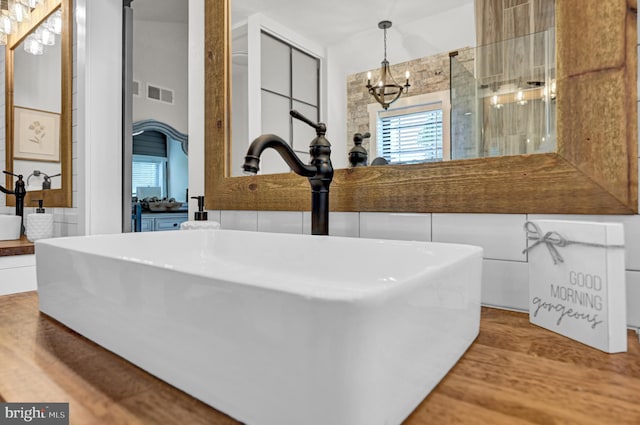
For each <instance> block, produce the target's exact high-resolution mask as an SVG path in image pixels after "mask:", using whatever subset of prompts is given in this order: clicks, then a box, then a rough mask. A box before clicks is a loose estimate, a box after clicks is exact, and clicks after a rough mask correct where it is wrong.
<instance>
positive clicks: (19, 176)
mask: <svg viewBox="0 0 640 425" xmlns="http://www.w3.org/2000/svg"><path fill="white" fill-rule="evenodd" d="M2 172H3V173H5V174H8V175H10V176H13V177H17V178H18V180H22V174H13V173H12V172H11V171H7V170H2Z"/></svg>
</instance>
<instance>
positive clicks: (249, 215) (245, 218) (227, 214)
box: [220, 210, 258, 232]
mask: <svg viewBox="0 0 640 425" xmlns="http://www.w3.org/2000/svg"><path fill="white" fill-rule="evenodd" d="M220 228H222V229H227V230H250V231H254V232H255V231H257V230H258V212H257V211H229V210H225V211H221V212H220Z"/></svg>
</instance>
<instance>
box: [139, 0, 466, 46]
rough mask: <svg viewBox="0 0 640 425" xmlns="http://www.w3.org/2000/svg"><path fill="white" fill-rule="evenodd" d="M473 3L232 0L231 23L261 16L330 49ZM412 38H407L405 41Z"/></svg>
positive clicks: (451, 0) (448, 0) (462, 0)
mask: <svg viewBox="0 0 640 425" xmlns="http://www.w3.org/2000/svg"><path fill="white" fill-rule="evenodd" d="M136 1H139V0H136ZM473 2H474V0H446V1H444V0H367V1H363V0H355V1H354V0H350V1H345V0H323V1H318V0H296V1H292V0H270V1H264V0H231V13H232V17H231V18H232V22H240V21H242V20H244V19H246V18H247V16H249V15H252V14H254V13H258V12H260V13H262V14H263V15H265V16H267V17H268V18H271V19H273V20H276V21H277V22H279V23H280V24H282V25H284V26H286V27H288V28H289V29H292V30H294V31H296V32H298V33H299V34H302V35H304V36H305V37H308V38H309V39H311V40H314V41H315V42H317V43H320V44H322V45H325V46H331V45H333V44H336V43H337V42H339V41H340V40H342V39H345V38H348V37H352V36H354V35H356V34H359V33H362V32H365V31H370V30H371V29H372V28H377V25H378V22H380V21H381V20H383V19H390V20H391V21H398V22H405V23H407V22H411V21H413V20H415V19H416V18H424V17H425V15H437V14H439V13H443V12H446V11H448V10H451V9H455V8H458V7H461V6H464V5H468V4H473ZM337 11H339V12H337ZM416 12H419V13H417V14H416ZM355 17H357V19H354V18H355ZM409 35H410V34H406V35H405V37H406V36H409Z"/></svg>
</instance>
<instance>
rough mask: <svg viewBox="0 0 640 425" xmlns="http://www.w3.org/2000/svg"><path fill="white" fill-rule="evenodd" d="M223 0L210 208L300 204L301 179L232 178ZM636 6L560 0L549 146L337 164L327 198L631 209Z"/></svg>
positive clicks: (210, 34) (212, 107) (215, 1)
mask: <svg viewBox="0 0 640 425" xmlns="http://www.w3.org/2000/svg"><path fill="white" fill-rule="evenodd" d="M230 1H231V0H207V1H206V2H205V34H206V35H205V117H206V121H205V195H206V200H207V204H206V208H207V209H212V210H271V211H300V210H308V209H309V208H310V189H309V184H308V182H307V180H306V179H305V178H301V177H299V176H297V175H295V174H293V173H288V174H274V175H258V176H253V177H229V176H230V174H229V169H230V164H229V158H230V148H229V140H230V120H231V117H230V111H231V107H230V101H231V95H230V93H231V85H230V82H229V78H230V75H231V73H230V62H231V60H230V47H229V43H230V35H229V34H230V16H229V15H230ZM636 8H637V4H636V1H635V0H612V1H607V2H601V1H597V0H556V40H557V41H556V48H557V92H558V98H557V122H558V128H557V152H555V153H545V154H532V155H517V156H505V157H495V158H481V159H469V160H456V161H447V162H440V163H429V164H415V165H402V166H385V167H359V168H347V169H341V170H336V173H335V175H334V180H333V183H332V185H331V197H330V209H331V210H332V211H380V212H485V213H547V214H635V213H637V212H638V125H637V116H638V115H637V101H638V98H637V87H636V86H637V50H636V49H637V21H636V19H637V11H636Z"/></svg>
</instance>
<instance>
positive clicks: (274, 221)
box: [258, 211, 302, 234]
mask: <svg viewBox="0 0 640 425" xmlns="http://www.w3.org/2000/svg"><path fill="white" fill-rule="evenodd" d="M258 231H259V232H272V233H295V234H301V233H302V212H301V211H289V212H277V211H258Z"/></svg>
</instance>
